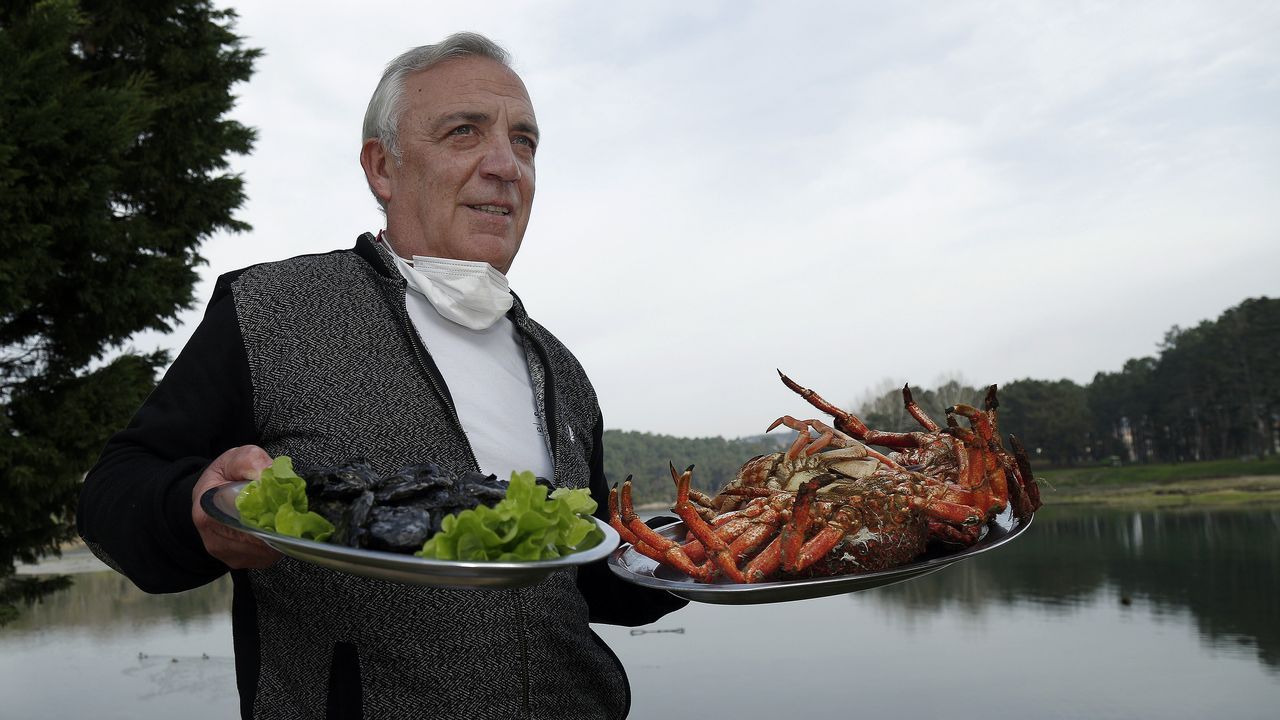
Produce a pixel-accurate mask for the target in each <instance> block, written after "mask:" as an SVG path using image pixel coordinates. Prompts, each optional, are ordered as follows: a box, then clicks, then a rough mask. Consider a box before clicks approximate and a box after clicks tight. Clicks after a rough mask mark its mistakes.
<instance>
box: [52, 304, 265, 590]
mask: <svg viewBox="0 0 1280 720" xmlns="http://www.w3.org/2000/svg"><path fill="white" fill-rule="evenodd" d="M255 434H256V433H255V430H254V423H253V412H252V390H251V386H250V379H249V367H248V360H247V359H246V357H245V353H244V344H243V342H241V339H240V330H239V324H238V322H237V320H236V315H235V306H234V303H233V302H232V298H231V296H230V293H229V292H226V291H225V285H223V284H222V283H220V292H217V293H215V295H214V299H213V300H212V301H211V302H210V305H209V308H208V309H207V310H206V312H205V316H204V319H203V320H202V321H201V323H200V325H199V327H198V328H196V331H195V333H194V334H193V335H192V337H191V340H190V342H188V343H187V345H186V347H185V348H183V350H182V352H181V353H180V354H179V355H178V357H177V359H176V360H174V362H173V365H171V366H170V367H169V369H168V371H166V372H165V374H164V378H163V379H162V380H161V381H160V383H159V385H157V386H156V388H155V390H154V391H153V392H152V393H151V395H150V396H149V397H148V398H147V400H146V402H145V403H143V405H142V407H141V408H140V409H139V410H138V412H137V414H136V415H134V417H133V420H132V421H131V422H130V423H129V426H128V427H127V428H125V429H124V430H122V431H121V432H119V433H116V434H115V435H114V436H112V438H111V439H110V440H109V441H107V445H106V447H105V448H104V450H103V451H102V456H101V457H100V458H99V459H98V463H97V465H95V466H94V468H93V469H92V470H90V471H89V474H88V475H87V476H86V477H85V482H84V486H83V488H82V489H81V492H80V505H79V510H78V513H77V519H76V523H77V527H78V530H79V532H80V536H81V537H82V538H84V540H85V542H86V543H87V544H88V546H89V547H90V549H92V550H93V552H94V553H95V554H97V555H98V556H99V557H100V558H101V559H102V560H103V561H104V562H106V563H107V564H108V565H111V566H112V567H113V568H115V569H117V570H119V571H120V572H122V573H124V574H125V575H126V576H128V578H129V579H130V580H132V581H133V582H134V584H136V585H137V586H138V587H139V588H141V589H142V590H145V591H147V592H152V593H160V592H179V591H182V590H189V589H191V588H194V587H198V586H200V585H203V584H205V583H208V582H211V581H213V580H215V579H217V578H218V577H219V576H221V575H222V574H223V573H225V572H226V571H227V567H226V565H224V564H223V563H222V562H221V561H219V560H217V559H215V558H213V557H212V556H211V555H209V554H208V553H207V552H206V551H205V549H204V544H203V543H202V542H201V540H200V536H199V534H198V533H197V532H196V529H195V524H194V522H193V521H192V519H191V492H192V489H193V488H194V487H195V484H196V481H197V480H198V479H199V477H200V474H201V473H202V472H203V471H204V468H205V467H206V466H208V464H209V463H210V462H212V461H213V459H214V458H216V457H218V456H219V455H221V454H222V453H223V452H224V451H226V450H229V449H231V448H233V447H236V446H238V445H244V444H248V443H252V442H255V440H254V436H255Z"/></svg>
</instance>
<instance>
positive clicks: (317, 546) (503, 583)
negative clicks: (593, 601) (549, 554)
mask: <svg viewBox="0 0 1280 720" xmlns="http://www.w3.org/2000/svg"><path fill="white" fill-rule="evenodd" d="M247 484H248V483H244V482H240V483H233V484H231V485H223V486H221V487H216V488H212V489H210V490H209V491H208V492H206V493H205V494H204V495H202V496H201V497H200V507H201V508H203V509H204V511H205V512H206V513H208V515H209V517H211V518H213V519H214V520H216V521H218V522H220V523H222V524H223V525H226V526H227V527H229V528H231V529H233V530H239V531H240V532H245V533H249V534H250V535H253V536H255V537H258V538H261V539H262V540H263V542H265V543H267V544H268V545H270V546H271V547H273V548H275V549H276V550H279V551H280V552H281V553H284V554H285V555H288V556H289V557H291V558H294V559H297V560H302V561H304V562H309V563H314V564H316V565H321V566H323V567H326V568H329V569H331V570H338V571H340V572H346V573H351V574H353V575H361V576H363V577H368V578H374V579H377V580H390V581H392V582H402V583H410V584H413V585H430V586H434V587H451V588H470V589H502V588H516V587H523V586H525V585H534V584H536V583H538V582H540V581H541V580H542V579H543V578H545V577H546V576H547V575H550V574H551V573H553V572H555V571H556V570H561V569H563V568H567V567H573V566H575V565H582V564H584V563H589V562H594V561H596V560H600V559H602V558H604V557H605V556H607V555H608V554H609V553H610V552H612V551H613V550H614V548H616V547H617V546H618V542H619V538H618V533H617V531H616V530H614V529H613V528H611V527H609V524H608V523H604V522H601V521H600V520H599V519H598V518H592V520H594V521H595V523H596V527H598V528H600V529H601V530H602V531H603V532H604V540H603V541H601V542H600V544H599V545H596V546H595V547H592V548H588V549H586V550H583V551H582V552H577V553H573V554H571V555H566V556H564V557H560V558H556V559H554V560H537V561H533V562H463V561H451V560H428V559H425V558H420V557H415V556H413V555H402V554H400V553H393V552H381V551H378V550H362V549H360V548H352V547H345V546H342V545H330V544H329V543H323V542H315V541H314V540H302V539H300V538H295V537H289V536H287V535H278V534H276V533H273V532H270V531H267V530H259V529H257V528H252V527H249V526H248V525H245V524H243V523H241V522H240V513H239V511H238V510H236V496H237V495H239V494H240V490H241V488H243V487H244V486H245V485H247Z"/></svg>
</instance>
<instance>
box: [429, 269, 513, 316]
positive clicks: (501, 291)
mask: <svg viewBox="0 0 1280 720" xmlns="http://www.w3.org/2000/svg"><path fill="white" fill-rule="evenodd" d="M413 269H414V271H415V272H414V273H413V274H414V275H417V276H419V277H421V278H422V279H423V282H419V283H415V286H416V287H417V288H418V289H419V290H420V291H422V294H423V295H426V296H427V299H428V300H430V301H431V304H432V305H434V306H435V308H436V311H437V312H439V313H440V314H441V315H443V316H444V317H446V318H448V319H449V320H452V321H454V322H456V323H458V324H459V325H461V326H463V327H468V328H471V329H472V330H485V329H488V328H490V327H493V324H494V323H496V322H498V320H500V319H501V318H502V316H503V315H506V314H507V311H508V310H510V309H511V305H512V303H514V302H515V301H514V299H512V297H511V288H510V286H508V285H507V277H506V276H505V275H503V274H502V273H500V272H498V271H497V270H495V269H493V266H492V265H490V264H489V263H487V262H477V261H473V260H448V259H445V258H433V257H422V256H421V255H414V256H413Z"/></svg>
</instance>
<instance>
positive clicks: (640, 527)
mask: <svg viewBox="0 0 1280 720" xmlns="http://www.w3.org/2000/svg"><path fill="white" fill-rule="evenodd" d="M615 490H616V488H615ZM613 495H614V493H613V492H612V491H611V492H610V493H609V496H610V501H611V502H612V499H613ZM618 513H619V514H620V515H621V517H620V518H619V519H618V522H617V523H616V524H615V522H614V519H613V518H612V517H611V518H610V521H609V524H610V525H612V526H613V528H614V529H615V530H618V535H619V536H621V537H623V538H624V539H626V538H627V537H628V536H630V538H631V539H630V540H628V542H630V543H631V547H633V548H635V550H636V552H638V553H641V554H642V555H645V556H646V557H650V558H653V559H654V560H657V561H658V562H660V563H666V564H668V565H671V566H672V567H675V568H676V569H677V570H679V571H680V572H682V573H684V574H686V575H688V576H690V577H694V578H698V579H701V580H703V581H709V580H710V579H711V570H712V568H711V566H710V565H708V564H703V565H698V564H696V563H694V562H693V560H692V559H690V558H689V556H688V555H687V554H685V552H684V550H683V549H682V548H681V547H680V545H679V544H677V543H675V542H673V541H671V540H668V539H667V538H664V537H662V536H661V535H659V534H658V533H657V532H654V530H653V529H652V528H650V527H649V526H648V525H645V524H644V521H642V520H641V519H640V518H639V517H638V516H637V515H636V513H635V508H634V507H633V506H632V504H631V478H630V477H628V478H627V479H626V480H625V481H624V482H623V483H622V493H621V496H620V497H619V498H618ZM610 515H611V516H612V515H613V508H610ZM620 526H621V527H620ZM624 528H625V530H627V531H628V532H627V533H626V535H624V534H623V529H624Z"/></svg>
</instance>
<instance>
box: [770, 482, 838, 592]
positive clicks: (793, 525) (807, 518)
mask: <svg viewBox="0 0 1280 720" xmlns="http://www.w3.org/2000/svg"><path fill="white" fill-rule="evenodd" d="M824 477H825V478H826V482H828V483H829V482H831V480H833V479H834V478H832V477H831V476H824ZM821 479H822V478H814V479H812V480H810V481H809V482H806V483H805V484H803V485H801V486H800V490H799V491H798V492H796V499H795V505H794V507H793V508H792V511H791V520H790V521H789V522H788V523H787V524H786V525H783V526H782V532H781V534H780V535H779V539H780V540H781V541H782V549H781V552H782V569H783V570H794V569H795V564H796V556H798V555H799V554H800V549H801V547H803V546H804V540H805V536H806V535H808V534H809V528H810V526H812V525H813V511H814V505H816V504H817V495H818V487H819V486H820V485H824V484H826V483H821V482H819V481H820V480H821Z"/></svg>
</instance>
